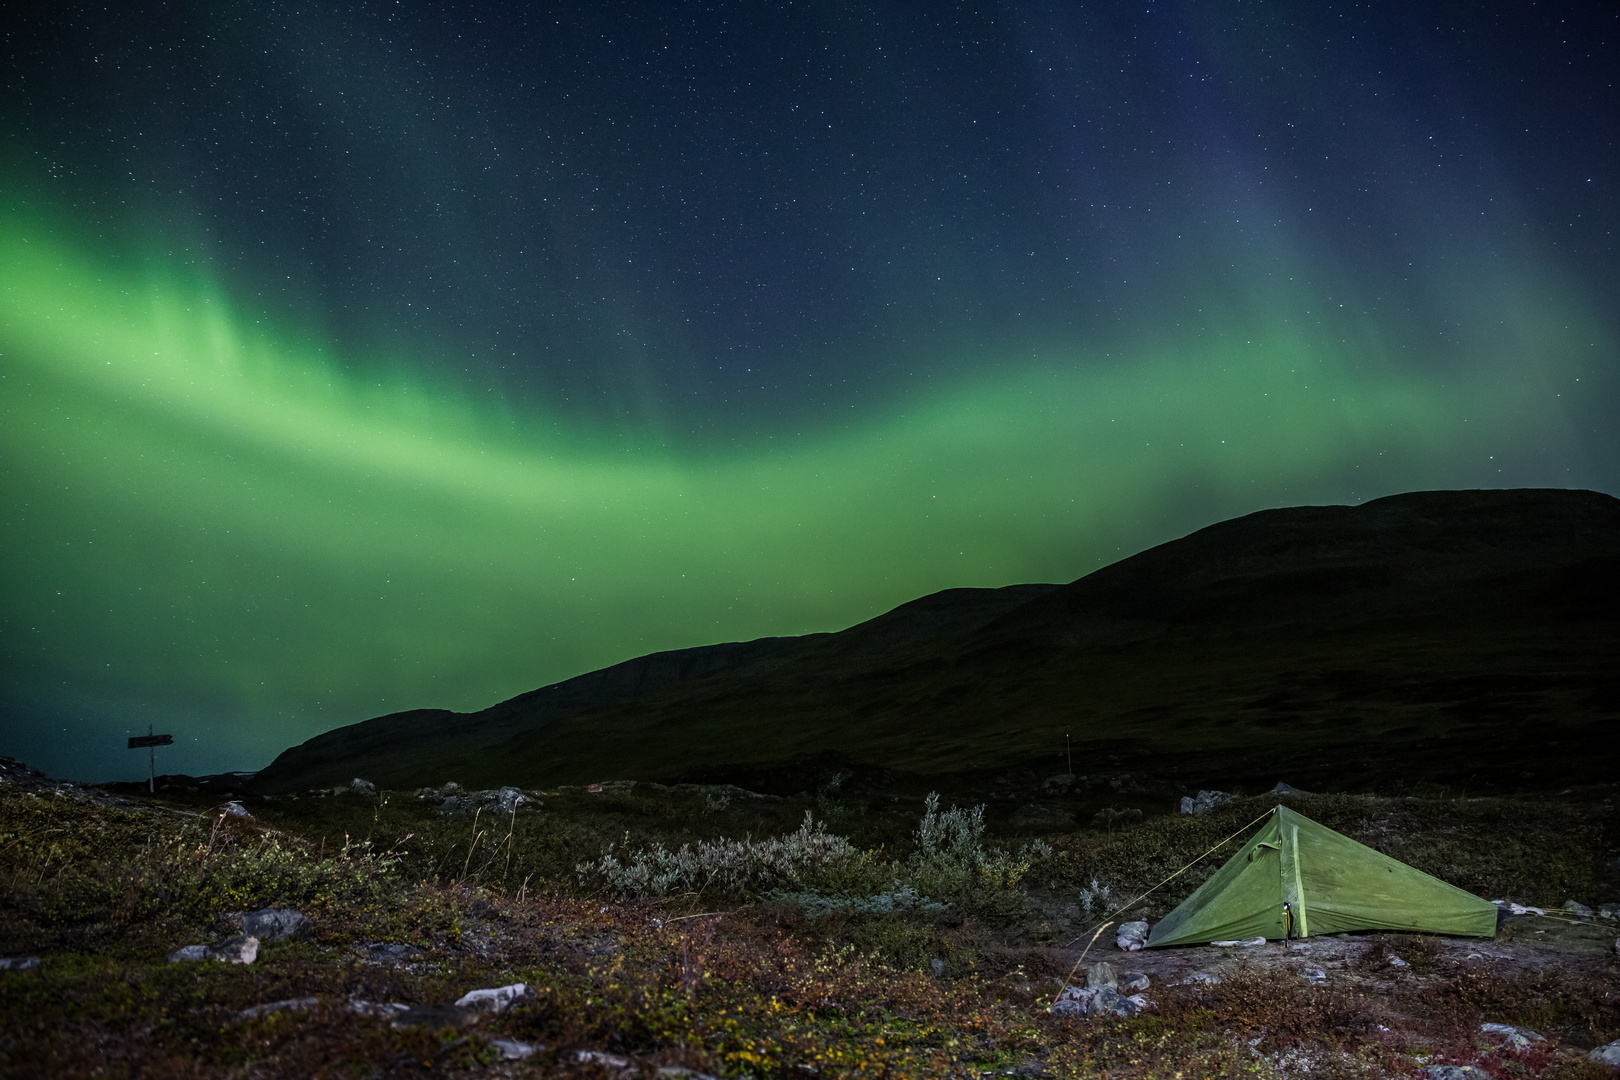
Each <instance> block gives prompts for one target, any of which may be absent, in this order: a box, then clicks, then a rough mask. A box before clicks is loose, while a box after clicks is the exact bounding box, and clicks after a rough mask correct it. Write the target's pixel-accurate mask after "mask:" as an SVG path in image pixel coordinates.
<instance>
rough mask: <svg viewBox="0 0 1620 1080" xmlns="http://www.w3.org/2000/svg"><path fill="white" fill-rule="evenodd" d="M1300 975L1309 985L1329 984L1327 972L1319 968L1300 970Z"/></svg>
mask: <svg viewBox="0 0 1620 1080" xmlns="http://www.w3.org/2000/svg"><path fill="white" fill-rule="evenodd" d="M1299 974H1300V976H1301V977H1302V978H1304V980H1305V981H1306V982H1308V983H1325V982H1327V972H1325V971H1323V970H1322V969H1321V968H1319V967H1308V968H1300V969H1299Z"/></svg>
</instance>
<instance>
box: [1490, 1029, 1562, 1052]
mask: <svg viewBox="0 0 1620 1080" xmlns="http://www.w3.org/2000/svg"><path fill="white" fill-rule="evenodd" d="M1479 1030H1480V1031H1482V1032H1484V1033H1485V1034H1486V1035H1500V1036H1502V1045H1503V1046H1506V1047H1508V1048H1509V1049H1511V1050H1523V1049H1525V1048H1526V1047H1527V1046H1529V1045H1530V1044H1531V1043H1538V1042H1546V1041H1547V1040H1546V1039H1543V1038H1542V1037H1541V1036H1540V1035H1537V1034H1536V1033H1535V1032H1533V1031H1531V1030H1530V1029H1529V1028H1522V1027H1514V1026H1513V1025H1512V1024H1481V1025H1479Z"/></svg>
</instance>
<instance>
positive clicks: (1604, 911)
mask: <svg viewBox="0 0 1620 1080" xmlns="http://www.w3.org/2000/svg"><path fill="white" fill-rule="evenodd" d="M1598 918H1600V919H1609V920H1612V921H1615V922H1620V904H1603V905H1601V906H1600V907H1599V908H1598Z"/></svg>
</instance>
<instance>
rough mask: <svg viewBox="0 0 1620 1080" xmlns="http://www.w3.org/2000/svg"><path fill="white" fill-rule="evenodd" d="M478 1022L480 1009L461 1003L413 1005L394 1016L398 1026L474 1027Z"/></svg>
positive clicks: (395, 1023)
mask: <svg viewBox="0 0 1620 1080" xmlns="http://www.w3.org/2000/svg"><path fill="white" fill-rule="evenodd" d="M476 1023H478V1010H477V1009H469V1008H466V1007H464V1006H461V1005H413V1006H411V1007H410V1008H408V1009H406V1010H405V1011H404V1012H402V1013H400V1014H399V1015H398V1016H396V1017H394V1026H395V1027H396V1028H407V1027H418V1026H420V1027H430V1028H447V1027H472V1026H473V1025H474V1024H476Z"/></svg>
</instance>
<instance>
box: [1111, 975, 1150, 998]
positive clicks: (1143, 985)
mask: <svg viewBox="0 0 1620 1080" xmlns="http://www.w3.org/2000/svg"><path fill="white" fill-rule="evenodd" d="M1148 985H1149V984H1148V977H1147V976H1146V975H1144V974H1142V973H1141V972H1140V971H1127V972H1125V974H1123V975H1121V976H1120V977H1119V986H1118V987H1116V989H1118V990H1119V992H1120V993H1122V994H1139V993H1141V992H1142V991H1143V990H1146V989H1147V988H1148Z"/></svg>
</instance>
